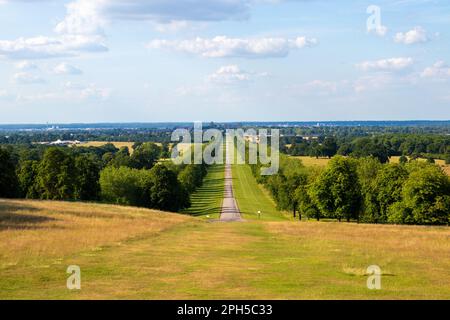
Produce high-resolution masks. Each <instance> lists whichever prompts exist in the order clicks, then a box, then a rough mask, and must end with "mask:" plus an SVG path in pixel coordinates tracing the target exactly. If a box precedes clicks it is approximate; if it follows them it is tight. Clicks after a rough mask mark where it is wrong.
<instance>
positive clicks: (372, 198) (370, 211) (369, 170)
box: [357, 157, 382, 222]
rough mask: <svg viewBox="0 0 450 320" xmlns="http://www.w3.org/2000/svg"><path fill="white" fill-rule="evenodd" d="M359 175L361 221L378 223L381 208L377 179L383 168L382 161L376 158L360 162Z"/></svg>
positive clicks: (362, 159)
mask: <svg viewBox="0 0 450 320" xmlns="http://www.w3.org/2000/svg"><path fill="white" fill-rule="evenodd" d="M357 163H358V166H357V173H358V179H359V183H360V185H361V197H362V207H361V220H362V221H364V222H377V220H378V216H379V212H380V208H379V204H378V201H377V199H376V192H375V190H376V188H377V185H376V183H375V179H376V177H377V175H378V173H379V171H380V170H381V168H382V165H381V163H380V161H379V160H378V159H377V158H374V157H368V158H361V159H359V160H358V162H357Z"/></svg>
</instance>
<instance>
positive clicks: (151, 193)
mask: <svg viewBox="0 0 450 320" xmlns="http://www.w3.org/2000/svg"><path fill="white" fill-rule="evenodd" d="M114 149H115V148H114ZM114 149H113V148H111V146H107V147H102V148H86V149H81V148H60V147H50V148H44V149H42V148H38V149H37V150H38V152H29V151H28V152H26V148H19V149H17V150H11V149H10V148H8V149H7V148H2V147H0V197H8V198H13V197H18V198H29V199H47V200H82V201H103V202H108V203H115V204H124V205H134V206H141V207H147V208H156V209H160V210H167V211H179V210H181V209H183V208H187V207H189V206H190V194H191V193H192V192H194V191H195V190H196V188H198V187H199V186H200V185H201V184H202V181H203V178H204V176H205V175H206V172H207V166H206V165H205V164H202V165H180V166H175V165H173V164H172V163H171V162H169V161H167V162H165V161H162V162H161V163H157V162H158V159H160V158H161V155H163V154H164V150H163V149H162V148H161V147H159V146H157V145H155V144H152V143H142V144H141V143H139V144H135V146H133V149H134V150H133V153H132V154H130V152H129V151H128V148H122V149H120V150H117V149H115V150H114ZM32 150H34V149H33V148H32Z"/></svg>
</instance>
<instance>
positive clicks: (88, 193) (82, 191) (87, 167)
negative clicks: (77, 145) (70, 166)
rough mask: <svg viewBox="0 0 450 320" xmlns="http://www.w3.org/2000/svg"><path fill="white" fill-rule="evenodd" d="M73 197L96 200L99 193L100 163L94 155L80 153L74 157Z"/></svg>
mask: <svg viewBox="0 0 450 320" xmlns="http://www.w3.org/2000/svg"><path fill="white" fill-rule="evenodd" d="M75 170H76V174H77V175H76V178H77V179H76V185H75V194H74V196H75V198H76V199H79V200H97V199H98V198H99V195H100V184H99V178H100V163H99V160H98V158H96V156H95V155H88V154H81V155H78V156H77V157H76V158H75Z"/></svg>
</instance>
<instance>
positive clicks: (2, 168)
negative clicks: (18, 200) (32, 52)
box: [0, 147, 19, 198]
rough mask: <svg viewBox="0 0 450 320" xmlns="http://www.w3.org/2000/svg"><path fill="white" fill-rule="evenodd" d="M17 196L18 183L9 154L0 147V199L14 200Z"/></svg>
mask: <svg viewBox="0 0 450 320" xmlns="http://www.w3.org/2000/svg"><path fill="white" fill-rule="evenodd" d="M18 194H19V182H18V179H17V175H16V167H15V164H14V162H13V159H12V157H11V153H10V152H9V151H7V150H6V149H4V148H2V147H0V197H4V198H15V197H17V196H18Z"/></svg>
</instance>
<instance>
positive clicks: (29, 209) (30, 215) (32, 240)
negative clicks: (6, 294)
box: [0, 199, 191, 269]
mask: <svg viewBox="0 0 450 320" xmlns="http://www.w3.org/2000/svg"><path fill="white" fill-rule="evenodd" d="M189 219H191V218H189V217H187V216H182V215H177V214H170V213H163V212H159V211H155V210H148V209H140V208H131V207H121V206H112V205H99V204H88V203H76V204H75V203H69V202H54V201H51V202H50V201H26V200H17V201H14V200H1V199H0V257H1V260H0V261H1V262H0V269H1V268H4V267H7V266H10V265H17V264H29V263H31V264H35V263H38V261H39V260H47V259H48V258H54V259H56V260H57V259H62V258H63V257H65V256H67V255H71V254H74V253H75V252H78V251H83V250H96V249H98V248H99V246H105V245H112V244H117V243H120V242H121V241H124V240H126V239H129V238H133V237H138V236H140V235H143V234H151V233H157V232H159V231H161V230H164V229H166V228H169V227H172V226H174V225H176V224H179V223H182V222H185V221H186V220H189Z"/></svg>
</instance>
